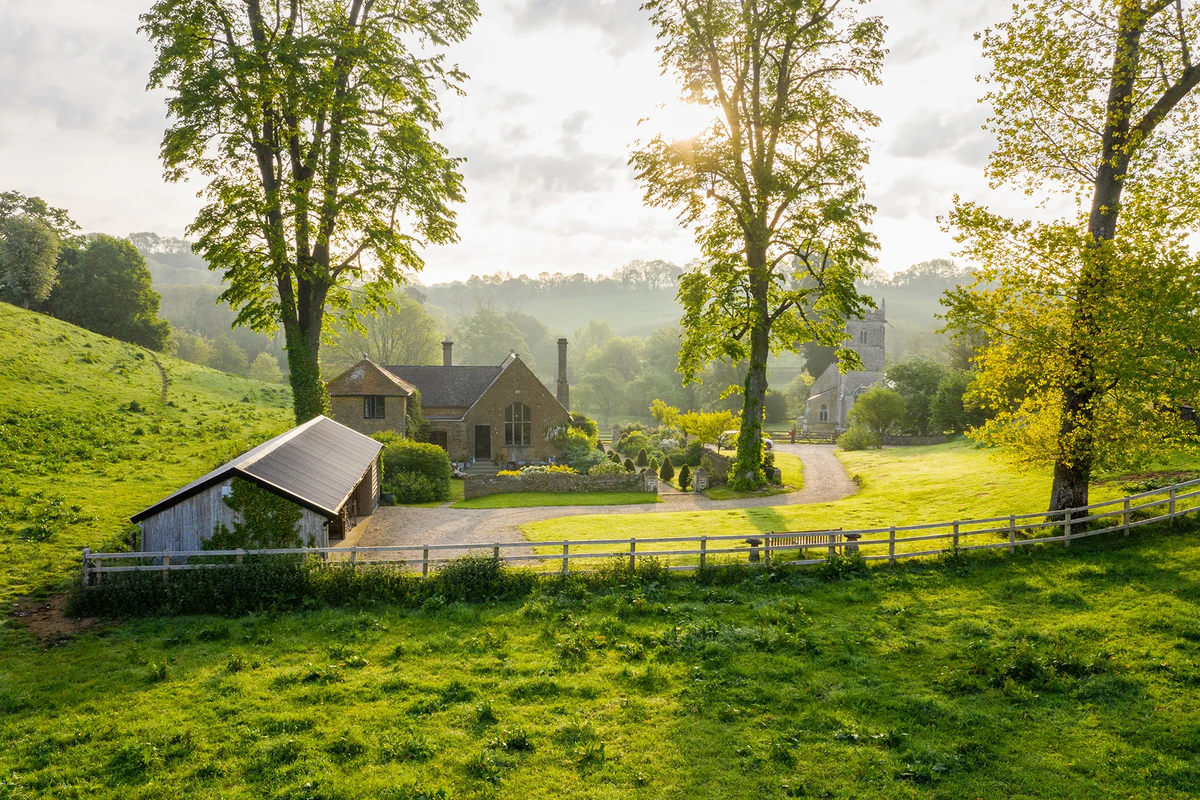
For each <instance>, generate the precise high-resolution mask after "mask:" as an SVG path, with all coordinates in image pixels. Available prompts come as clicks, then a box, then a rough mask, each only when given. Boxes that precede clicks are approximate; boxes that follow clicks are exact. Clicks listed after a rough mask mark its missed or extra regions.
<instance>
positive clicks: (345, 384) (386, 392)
mask: <svg viewBox="0 0 1200 800" xmlns="http://www.w3.org/2000/svg"><path fill="white" fill-rule="evenodd" d="M326 388H328V390H329V394H330V395H331V396H334V397H339V396H340V397H345V396H348V395H349V396H353V395H383V396H385V397H408V396H409V395H411V394H412V393H413V385H412V384H411V383H409V382H407V381H405V380H402V379H400V378H398V377H396V376H395V375H394V374H392V373H391V372H389V371H388V370H386V369H384V368H383V367H381V366H379V365H378V364H376V363H375V362H374V361H371V360H370V359H367V358H364V359H363V360H362V361H359V362H358V363H357V364H355V365H354V366H353V367H351V368H350V369H348V370H346V371H345V372H343V373H342V374H341V375H338V376H337V377H336V378H334V379H333V380H331V381H330V382H329V383H328V384H327V387H326Z"/></svg>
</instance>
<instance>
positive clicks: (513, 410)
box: [504, 403, 533, 447]
mask: <svg viewBox="0 0 1200 800" xmlns="http://www.w3.org/2000/svg"><path fill="white" fill-rule="evenodd" d="M532 423H533V416H532V415H531V414H530V413H529V406H527V405H525V404H524V403H513V404H512V405H511V406H509V407H508V408H506V409H504V444H505V445H507V446H509V447H528V446H529V445H531V444H533V435H532Z"/></svg>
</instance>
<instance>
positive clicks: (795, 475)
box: [704, 453, 804, 500]
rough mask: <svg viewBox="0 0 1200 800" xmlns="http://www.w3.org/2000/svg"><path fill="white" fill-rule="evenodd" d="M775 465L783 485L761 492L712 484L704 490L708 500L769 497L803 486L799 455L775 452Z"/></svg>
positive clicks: (802, 468)
mask: <svg viewBox="0 0 1200 800" xmlns="http://www.w3.org/2000/svg"><path fill="white" fill-rule="evenodd" d="M775 466H777V467H779V471H780V472H781V473H782V477H783V486H776V487H772V488H770V489H765V490H763V491H761V492H735V491H734V490H733V489H730V488H729V487H728V486H714V487H712V488H711V489H709V490H708V491H706V492H704V494H705V496H707V497H708V499H709V500H737V499H740V498H743V497H770V496H771V495H776V494H787V493H788V492H796V491H799V490H800V489H802V488H804V463H803V462H802V461H801V460H800V456H796V455H792V454H791V453H776V454H775Z"/></svg>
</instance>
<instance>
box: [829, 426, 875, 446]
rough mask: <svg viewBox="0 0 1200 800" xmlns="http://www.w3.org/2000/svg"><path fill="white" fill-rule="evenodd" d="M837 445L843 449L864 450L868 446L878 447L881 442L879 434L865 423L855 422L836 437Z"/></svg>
mask: <svg viewBox="0 0 1200 800" xmlns="http://www.w3.org/2000/svg"><path fill="white" fill-rule="evenodd" d="M837 443H838V447H840V448H842V449H843V450H866V449H868V448H874V449H877V450H878V449H880V448H882V447H883V443H882V442H881V441H880V439H879V436H878V435H877V434H876V433H875V432H874V431H873V430H871V429H870V428H868V427H867V426H866V425H862V424H858V423H855V424H854V425H851V426H850V427H849V428H847V429H846V432H845V433H843V434H842V435H841V436H839V437H838V440H837Z"/></svg>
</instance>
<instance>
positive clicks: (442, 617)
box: [0, 531, 1200, 800]
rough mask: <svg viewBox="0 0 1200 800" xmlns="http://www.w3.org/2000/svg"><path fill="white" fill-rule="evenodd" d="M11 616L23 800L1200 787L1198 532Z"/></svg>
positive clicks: (7, 777)
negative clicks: (384, 593) (851, 566)
mask: <svg viewBox="0 0 1200 800" xmlns="http://www.w3.org/2000/svg"><path fill="white" fill-rule="evenodd" d="M739 576H740V577H741V578H742V580H741V582H740V583H733V584H730V585H719V584H718V583H703V582H699V581H696V580H695V579H694V578H690V577H689V578H666V579H663V578H658V577H655V576H648V581H646V582H642V583H640V584H637V583H629V584H628V585H624V586H611V587H609V588H603V587H601V588H599V589H597V588H595V587H593V588H592V589H590V590H588V589H585V588H584V587H583V586H582V584H580V583H579V582H578V581H579V579H578V578H573V579H571V580H570V582H568V583H567V584H565V585H558V586H557V587H556V586H555V585H554V584H546V585H545V589H544V590H542V591H540V592H539V593H537V594H535V595H534V596H531V597H528V598H526V599H525V600H524V601H513V602H500V603H489V604H482V605H469V604H462V603H456V604H450V605H447V606H443V607H440V608H438V607H436V605H437V604H429V606H430V607H429V608H427V609H423V610H422V609H417V610H403V609H398V608H395V607H386V606H373V605H370V604H364V605H363V606H362V607H360V608H357V609H345V610H339V609H324V610H311V611H307V612H298V613H293V614H273V613H270V612H265V613H261V614H256V615H252V616H248V617H243V618H240V619H221V618H214V617H201V618H181V619H166V618H160V619H149V620H142V621H130V622H121V623H111V624H109V625H107V626H106V627H104V628H103V629H102V630H100V631H99V632H96V633H89V634H83V635H79V636H77V637H76V638H75V639H74V640H72V641H68V642H65V643H62V644H59V645H58V646H54V647H49V648H46V647H44V646H42V645H40V644H38V643H36V642H34V641H33V640H31V638H29V636H28V635H26V634H23V633H18V632H17V631H15V630H14V627H15V626H14V623H13V622H12V621H11V620H6V621H5V624H4V629H3V632H0V640H2V641H3V642H4V647H3V648H0V737H2V739H3V740H4V741H5V742H6V743H7V746H6V747H4V748H2V749H0V786H2V787H4V788H3V792H4V793H5V796H11V797H83V796H88V797H102V798H110V797H111V798H160V797H164V796H171V795H174V796H181V797H196V798H218V797H219V798H252V797H253V798H259V797H281V798H283V797H286V798H330V799H332V798H346V799H347V800H349V799H351V798H475V797H479V798H482V797H497V798H499V797H505V798H508V797H513V798H517V797H519V798H559V797H579V798H626V797H628V798H680V799H681V800H682V799H684V798H687V799H688V800H690V799H691V798H731V797H739V798H740V797H755V798H785V797H826V798H862V797H871V798H1010V797H1029V798H1062V797H1088V798H1109V797H1111V798H1183V797H1193V796H1195V791H1196V787H1197V786H1200V757H1198V755H1197V754H1198V753H1200V692H1198V691H1197V689H1198V688H1200V622H1198V621H1197V620H1198V619H1200V615H1198V612H1200V582H1198V581H1200V534H1197V533H1196V532H1194V531H1193V532H1186V533H1184V532H1177V533H1167V532H1165V531H1158V532H1154V533H1149V532H1146V533H1139V534H1135V535H1134V536H1133V537H1131V538H1130V539H1121V538H1119V537H1118V538H1111V539H1106V540H1104V541H1098V540H1097V539H1092V540H1088V541H1087V542H1081V543H1079V546H1077V547H1074V548H1072V549H1071V550H1069V551H1065V550H1063V549H1061V548H1051V547H1044V548H1040V549H1037V550H1035V551H1034V552H1020V553H1019V554H1018V555H1017V556H1016V557H1015V558H1008V557H990V558H971V557H969V558H966V559H965V560H943V561H940V562H925V563H924V564H920V565H907V566H901V567H898V568H895V569H889V568H887V567H882V566H881V567H876V568H872V569H870V570H869V571H868V572H867V574H866V575H865V576H863V577H855V576H843V577H841V578H837V577H836V576H835V575H833V574H828V575H826V576H825V577H822V576H821V574H820V573H819V572H818V571H815V570H812V569H809V570H804V571H800V570H792V571H786V570H785V571H777V572H775V573H771V574H769V575H768V574H767V573H763V572H759V573H755V574H753V575H748V574H747V573H736V572H725V573H721V572H716V573H713V574H712V575H711V576H709V577H710V579H714V580H720V579H721V578H724V579H726V580H733V579H735V578H738V577H739Z"/></svg>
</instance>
